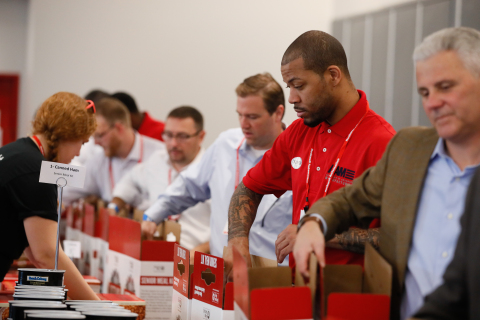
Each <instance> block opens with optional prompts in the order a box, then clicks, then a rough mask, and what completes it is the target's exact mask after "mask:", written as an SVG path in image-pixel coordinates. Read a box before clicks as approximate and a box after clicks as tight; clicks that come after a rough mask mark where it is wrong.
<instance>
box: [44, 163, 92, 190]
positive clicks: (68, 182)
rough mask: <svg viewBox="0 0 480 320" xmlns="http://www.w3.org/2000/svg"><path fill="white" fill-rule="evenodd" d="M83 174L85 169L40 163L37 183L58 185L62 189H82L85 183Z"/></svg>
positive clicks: (60, 164) (67, 165)
mask: <svg viewBox="0 0 480 320" xmlns="http://www.w3.org/2000/svg"><path fill="white" fill-rule="evenodd" d="M85 173H86V169H85V167H79V166H72V165H70V164H63V163H58V162H50V161H42V167H41V168H40V179H39V181H40V182H42V183H51V184H56V185H60V186H62V187H65V186H66V187H75V188H83V185H84V183H85Z"/></svg>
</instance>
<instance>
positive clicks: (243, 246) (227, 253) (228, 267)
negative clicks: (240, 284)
mask: <svg viewBox="0 0 480 320" xmlns="http://www.w3.org/2000/svg"><path fill="white" fill-rule="evenodd" d="M233 246H235V248H236V249H237V250H238V251H239V252H240V254H241V255H242V256H243V257H244V258H245V260H246V261H247V266H248V267H249V268H250V267H251V266H252V260H251V258H250V250H249V248H248V238H234V239H231V240H229V241H228V247H225V249H224V250H223V263H224V268H225V269H224V270H225V272H224V282H233V249H232V248H233Z"/></svg>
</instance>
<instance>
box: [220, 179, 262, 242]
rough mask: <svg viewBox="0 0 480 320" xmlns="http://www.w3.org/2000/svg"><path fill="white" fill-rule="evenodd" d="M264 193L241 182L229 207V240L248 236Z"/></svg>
mask: <svg viewBox="0 0 480 320" xmlns="http://www.w3.org/2000/svg"><path fill="white" fill-rule="evenodd" d="M262 197H263V195H262V194H258V193H256V192H253V191H252V190H250V189H248V188H247V187H245V185H244V184H243V182H241V183H240V184H239V185H238V187H237V189H236V190H235V192H234V193H233V196H232V200H231V201H230V207H229V209H228V240H231V239H233V238H238V237H247V238H248V233H249V232H250V228H251V227H252V224H253V221H254V220H255V216H256V214H257V209H258V205H259V204H260V201H261V200H262Z"/></svg>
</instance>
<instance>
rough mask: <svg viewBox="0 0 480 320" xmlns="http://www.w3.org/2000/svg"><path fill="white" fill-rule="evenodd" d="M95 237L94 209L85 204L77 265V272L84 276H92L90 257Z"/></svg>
mask: <svg viewBox="0 0 480 320" xmlns="http://www.w3.org/2000/svg"><path fill="white" fill-rule="evenodd" d="M94 235H95V207H94V206H92V205H91V204H88V203H85V204H84V205H83V224H82V236H81V239H82V247H81V250H82V256H81V261H80V263H79V271H80V273H82V274H84V275H92V268H91V266H92V255H93V246H94V244H93V243H94V241H95V240H94Z"/></svg>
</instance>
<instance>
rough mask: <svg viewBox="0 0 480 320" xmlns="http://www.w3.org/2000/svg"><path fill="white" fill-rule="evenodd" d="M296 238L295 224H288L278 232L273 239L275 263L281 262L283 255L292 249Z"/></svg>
mask: <svg viewBox="0 0 480 320" xmlns="http://www.w3.org/2000/svg"><path fill="white" fill-rule="evenodd" d="M296 239H297V226H296V225H295V224H290V225H288V226H287V227H286V228H285V230H283V231H282V232H280V234H279V235H278V237H277V241H275V254H276V255H277V263H282V262H283V260H285V257H286V256H287V255H288V254H289V253H290V252H292V251H293V246H294V245H295V240H296Z"/></svg>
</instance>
